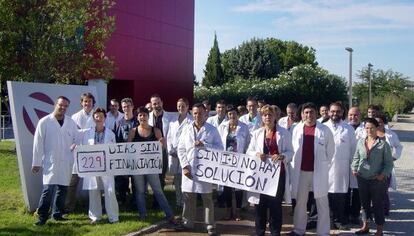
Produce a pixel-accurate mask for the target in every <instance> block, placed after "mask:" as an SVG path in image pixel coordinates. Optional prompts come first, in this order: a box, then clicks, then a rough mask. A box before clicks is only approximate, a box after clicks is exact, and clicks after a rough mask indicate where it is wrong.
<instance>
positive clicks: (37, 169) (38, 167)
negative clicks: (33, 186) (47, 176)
mask: <svg viewBox="0 0 414 236" xmlns="http://www.w3.org/2000/svg"><path fill="white" fill-rule="evenodd" d="M40 168H41V167H40V166H32V172H33V173H34V174H36V173H37V172H39V170H40Z"/></svg>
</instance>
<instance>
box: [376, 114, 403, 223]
mask: <svg viewBox="0 0 414 236" xmlns="http://www.w3.org/2000/svg"><path fill="white" fill-rule="evenodd" d="M375 119H376V120H377V121H378V124H379V126H378V129H377V135H378V137H379V138H382V139H385V141H386V142H387V143H388V144H389V145H390V148H391V154H392V159H393V161H396V160H398V159H399V158H400V157H401V152H402V148H403V147H402V145H401V143H400V140H399V139H398V135H397V134H396V133H395V132H394V131H392V130H391V129H388V128H385V125H387V124H388V122H387V117H386V116H385V115H383V114H380V115H378V116H377V117H376V118H375ZM396 181H397V179H396V178H395V169H394V168H392V172H391V178H387V182H386V183H387V188H386V190H385V199H384V214H385V215H386V216H388V215H389V214H390V197H389V194H388V188H389V187H391V188H392V189H394V190H397V182H396Z"/></svg>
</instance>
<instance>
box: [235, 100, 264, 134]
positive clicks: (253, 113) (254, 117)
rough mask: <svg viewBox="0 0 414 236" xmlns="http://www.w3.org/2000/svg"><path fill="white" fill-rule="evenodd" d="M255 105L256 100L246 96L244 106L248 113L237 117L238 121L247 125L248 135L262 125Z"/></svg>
mask: <svg viewBox="0 0 414 236" xmlns="http://www.w3.org/2000/svg"><path fill="white" fill-rule="evenodd" d="M257 107H258V106H257V100H256V99H255V98H253V97H248V98H247V100H246V108H247V110H248V111H249V113H248V114H246V115H243V116H241V117H240V118H239V121H241V122H243V123H245V124H246V125H247V126H248V127H249V131H250V136H251V135H252V133H253V131H255V130H256V129H258V128H260V127H261V126H262V117H261V116H260V114H259V112H257Z"/></svg>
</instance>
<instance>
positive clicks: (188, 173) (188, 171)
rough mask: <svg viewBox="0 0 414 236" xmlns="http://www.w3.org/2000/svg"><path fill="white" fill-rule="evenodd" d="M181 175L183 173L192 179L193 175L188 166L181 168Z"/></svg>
mask: <svg viewBox="0 0 414 236" xmlns="http://www.w3.org/2000/svg"><path fill="white" fill-rule="evenodd" d="M183 175H185V176H186V177H187V178H189V179H193V176H192V175H191V169H190V166H186V167H184V168H183Z"/></svg>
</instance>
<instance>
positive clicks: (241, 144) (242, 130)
mask: <svg viewBox="0 0 414 236" xmlns="http://www.w3.org/2000/svg"><path fill="white" fill-rule="evenodd" d="M218 132H219V134H220V137H221V143H222V144H223V148H224V149H226V140H227V135H228V134H229V121H223V123H221V125H220V126H219V127H218ZM236 140H237V152H238V153H246V151H247V147H248V146H249V142H250V133H249V128H248V127H247V125H246V124H245V123H243V122H240V121H239V122H237V127H236Z"/></svg>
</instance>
